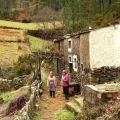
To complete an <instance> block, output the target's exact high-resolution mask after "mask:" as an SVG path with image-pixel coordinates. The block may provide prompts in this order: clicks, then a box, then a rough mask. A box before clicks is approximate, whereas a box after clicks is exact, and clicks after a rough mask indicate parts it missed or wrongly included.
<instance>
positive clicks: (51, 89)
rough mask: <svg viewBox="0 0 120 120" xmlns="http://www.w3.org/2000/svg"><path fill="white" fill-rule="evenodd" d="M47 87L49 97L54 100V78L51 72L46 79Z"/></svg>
mask: <svg viewBox="0 0 120 120" xmlns="http://www.w3.org/2000/svg"><path fill="white" fill-rule="evenodd" d="M47 86H48V89H49V92H50V96H51V97H54V98H55V87H56V77H55V76H54V73H53V72H50V75H49V77H48V81H47Z"/></svg>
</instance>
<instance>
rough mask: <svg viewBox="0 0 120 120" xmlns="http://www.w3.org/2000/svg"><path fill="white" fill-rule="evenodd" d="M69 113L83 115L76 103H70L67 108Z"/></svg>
mask: <svg viewBox="0 0 120 120" xmlns="http://www.w3.org/2000/svg"><path fill="white" fill-rule="evenodd" d="M65 107H66V108H67V109H68V110H69V111H71V112H74V113H76V114H78V113H81V108H80V106H79V105H78V104H77V103H75V102H74V101H72V102H68V103H67V104H66V106H65Z"/></svg>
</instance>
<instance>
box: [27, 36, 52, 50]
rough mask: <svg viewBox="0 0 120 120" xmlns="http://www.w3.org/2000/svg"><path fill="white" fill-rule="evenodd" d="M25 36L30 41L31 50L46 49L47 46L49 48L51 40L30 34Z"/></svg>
mask: <svg viewBox="0 0 120 120" xmlns="http://www.w3.org/2000/svg"><path fill="white" fill-rule="evenodd" d="M27 38H28V39H29V42H30V47H31V49H32V50H33V51H37V50H39V51H42V52H44V51H46V49H47V48H49V47H50V46H51V42H49V41H46V40H43V39H40V38H37V37H33V36H31V35H27Z"/></svg>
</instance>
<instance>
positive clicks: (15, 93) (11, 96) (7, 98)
mask: <svg viewBox="0 0 120 120" xmlns="http://www.w3.org/2000/svg"><path fill="white" fill-rule="evenodd" d="M28 93H29V91H28V89H26V90H25V89H23V90H21V89H18V90H16V91H12V92H6V93H0V97H1V98H3V100H4V103H7V102H9V101H10V100H12V99H14V97H17V96H20V95H24V94H28Z"/></svg>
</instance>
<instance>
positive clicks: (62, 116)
mask: <svg viewBox="0 0 120 120" xmlns="http://www.w3.org/2000/svg"><path fill="white" fill-rule="evenodd" d="M74 118H75V115H74V113H71V112H69V111H67V110H62V111H59V112H57V113H56V114H55V120H74Z"/></svg>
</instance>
